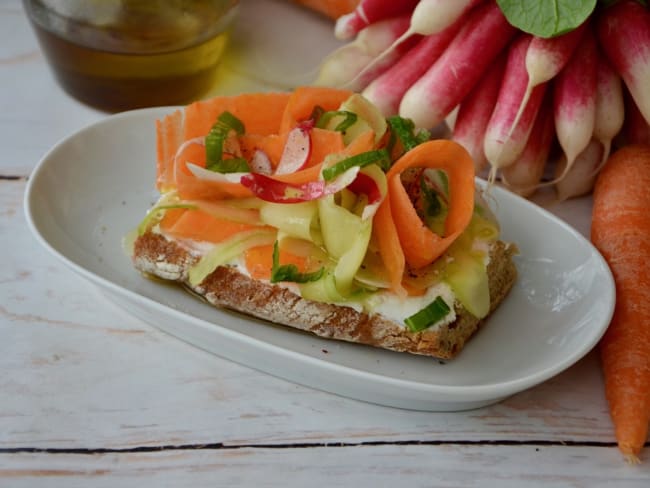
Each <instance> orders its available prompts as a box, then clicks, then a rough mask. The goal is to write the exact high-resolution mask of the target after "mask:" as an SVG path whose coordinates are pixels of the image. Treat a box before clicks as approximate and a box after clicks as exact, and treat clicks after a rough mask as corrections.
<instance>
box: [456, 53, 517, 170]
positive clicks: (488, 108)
mask: <svg viewBox="0 0 650 488" xmlns="http://www.w3.org/2000/svg"><path fill="white" fill-rule="evenodd" d="M505 65H506V56H505V53H503V54H502V55H500V56H499V57H498V58H497V59H496V60H495V62H494V63H492V66H490V67H489V68H488V70H487V72H486V73H485V76H483V78H481V80H480V81H479V82H478V83H477V84H476V86H475V87H474V88H473V89H472V91H471V92H470V93H469V94H468V95H467V96H466V97H465V98H464V99H463V101H462V102H461V104H460V107H459V109H458V113H457V114H456V117H455V120H454V121H453V128H452V135H451V138H452V139H453V140H454V141H456V142H458V143H459V144H461V145H462V146H463V147H464V148H465V149H467V151H468V152H469V154H470V155H471V156H472V159H473V160H474V168H475V169H476V172H477V173H478V172H480V171H481V170H483V169H484V168H485V167H487V165H488V160H487V158H486V157H485V151H484V150H483V140H484V139H485V130H486V128H487V125H488V122H489V121H490V117H491V116H492V111H493V110H494V106H495V105H496V102H497V97H498V95H499V88H500V87H501V79H502V78H503V71H504V68H505ZM448 125H451V123H448Z"/></svg>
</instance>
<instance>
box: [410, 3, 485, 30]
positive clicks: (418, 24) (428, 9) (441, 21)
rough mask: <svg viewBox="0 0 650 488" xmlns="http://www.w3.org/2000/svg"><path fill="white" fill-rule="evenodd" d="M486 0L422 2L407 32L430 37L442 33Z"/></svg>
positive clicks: (414, 12) (414, 11)
mask: <svg viewBox="0 0 650 488" xmlns="http://www.w3.org/2000/svg"><path fill="white" fill-rule="evenodd" d="M484 1H485V0H454V1H453V2H450V1H449V0H420V2H418V4H417V5H416V6H415V9H413V14H412V15H411V26H410V27H409V30H408V31H407V32H410V33H412V34H422V35H425V36H426V35H430V34H437V33H438V32H442V31H443V30H445V29H446V28H447V27H449V26H450V25H452V24H454V23H455V22H456V21H457V20H458V19H460V18H461V17H462V16H463V15H465V14H466V13H467V12H468V11H469V10H471V9H472V8H474V7H476V6H477V5H478V4H480V3H482V2H484Z"/></svg>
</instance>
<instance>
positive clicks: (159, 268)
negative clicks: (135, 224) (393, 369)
mask: <svg viewBox="0 0 650 488" xmlns="http://www.w3.org/2000/svg"><path fill="white" fill-rule="evenodd" d="M515 253H516V248H515V246H513V245H508V244H505V243H503V242H501V241H497V242H495V243H494V244H493V245H492V246H491V249H490V262H489V264H488V277H489V280H488V281H489V289H490V313H492V311H494V309H496V308H497V307H498V305H499V304H500V303H501V302H502V301H503V299H504V298H505V297H506V295H507V294H508V292H509V291H510V289H511V288H512V286H513V284H514V282H515V280H516V276H517V270H516V267H515V265H514V263H513V260H512V257H513V255H514V254H515ZM196 261H198V257H197V256H195V255H193V254H192V253H190V252H189V251H188V250H186V249H185V248H184V247H182V246H181V245H179V244H178V243H176V242H175V241H173V240H170V239H167V238H166V237H165V236H163V235H161V234H157V233H153V232H147V233H145V234H144V235H142V236H139V237H138V238H137V239H136V241H135V244H134V254H133V263H134V266H135V267H136V268H137V269H138V270H140V271H142V272H143V273H146V274H151V275H154V276H156V277H159V278H162V279H165V280H171V281H176V282H178V283H181V284H184V285H185V286H188V287H190V288H191V289H192V290H193V291H194V292H195V293H197V294H199V295H201V296H203V297H204V298H205V299H206V300H207V301H208V302H210V303H211V304H212V305H214V306H217V307H223V308H227V309H232V310H236V311H238V312H242V313H244V314H248V315H251V316H254V317H258V318H261V319H264V320H267V321H270V322H274V323H277V324H281V325H285V326H289V327H293V328H296V329H301V330H303V331H307V332H310V333H313V334H316V335H318V336H320V337H325V338H328V339H337V340H343V341H348V342H355V343H360V344H366V345H370V346H375V347H380V348H384V349H390V350H393V351H399V352H408V353H412V354H420V355H426V356H435V357H438V358H441V359H451V358H453V357H455V356H456V355H457V354H458V353H459V352H460V351H461V350H462V349H463V347H464V345H465V343H466V342H467V341H468V340H469V339H470V337H472V336H473V335H474V334H475V333H476V331H477V330H478V329H479V328H480V327H481V325H482V324H483V323H484V321H485V320H479V319H477V318H476V317H474V316H473V315H471V314H470V313H469V312H468V311H467V310H465V309H464V308H463V307H462V306H460V305H459V304H457V305H456V306H455V309H456V320H455V321H454V322H452V323H450V324H448V325H442V326H439V327H435V328H431V329H427V330H424V331H422V332H411V331H409V330H408V329H407V328H406V327H405V326H404V325H402V324H398V323H396V322H394V321H392V320H389V319H387V318H385V317H383V316H381V315H378V314H371V315H369V314H367V313H365V312H358V311H356V310H355V309H353V308H351V307H347V306H341V305H334V304H329V303H323V302H317V301H314V300H308V299H305V298H302V297H300V296H299V295H297V294H295V293H293V292H292V291H291V290H290V289H288V288H286V287H283V286H278V285H274V284H271V283H267V282H263V281H258V280H254V279H252V278H249V277H248V276H246V275H244V274H242V273H240V272H239V271H238V270H237V269H236V268H235V267H232V266H219V267H217V268H216V269H215V270H214V271H213V272H212V273H211V274H210V275H208V276H207V277H206V278H205V279H204V280H203V281H202V282H201V283H200V284H199V285H198V286H194V287H192V286H190V284H189V280H188V273H189V269H190V267H191V266H192V265H193V264H194V263H195V262H196ZM488 316H489V315H488Z"/></svg>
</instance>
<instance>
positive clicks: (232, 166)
mask: <svg viewBox="0 0 650 488" xmlns="http://www.w3.org/2000/svg"><path fill="white" fill-rule="evenodd" d="M231 130H234V131H235V132H236V133H237V134H239V135H241V134H243V133H244V132H245V130H246V129H245V127H244V124H243V122H242V121H241V120H239V119H238V118H237V117H235V116H234V115H233V114H231V113H230V112H228V111H225V112H222V113H221V114H220V115H219V117H218V118H217V121H216V122H215V123H214V125H213V126H212V128H211V129H210V132H208V135H207V136H205V167H206V168H207V169H209V170H210V171H215V172H218V173H235V172H248V171H250V168H249V166H248V162H247V161H246V160H245V159H242V158H234V159H233V160H230V161H236V162H232V163H230V162H226V160H224V159H223V143H224V141H225V140H226V137H228V133H229V132H230V131H231Z"/></svg>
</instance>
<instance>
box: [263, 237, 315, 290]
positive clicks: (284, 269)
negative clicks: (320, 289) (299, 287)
mask: <svg viewBox="0 0 650 488" xmlns="http://www.w3.org/2000/svg"><path fill="white" fill-rule="evenodd" d="M324 273H325V268H323V267H321V268H320V269H319V270H317V271H313V272H311V273H301V272H299V271H298V267H297V266H296V265H295V264H283V265H280V249H279V247H278V241H275V243H274V244H273V266H272V268H271V283H279V282H281V281H293V282H294V283H308V282H310V281H318V280H320V279H321V278H322V277H323V274H324Z"/></svg>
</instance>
